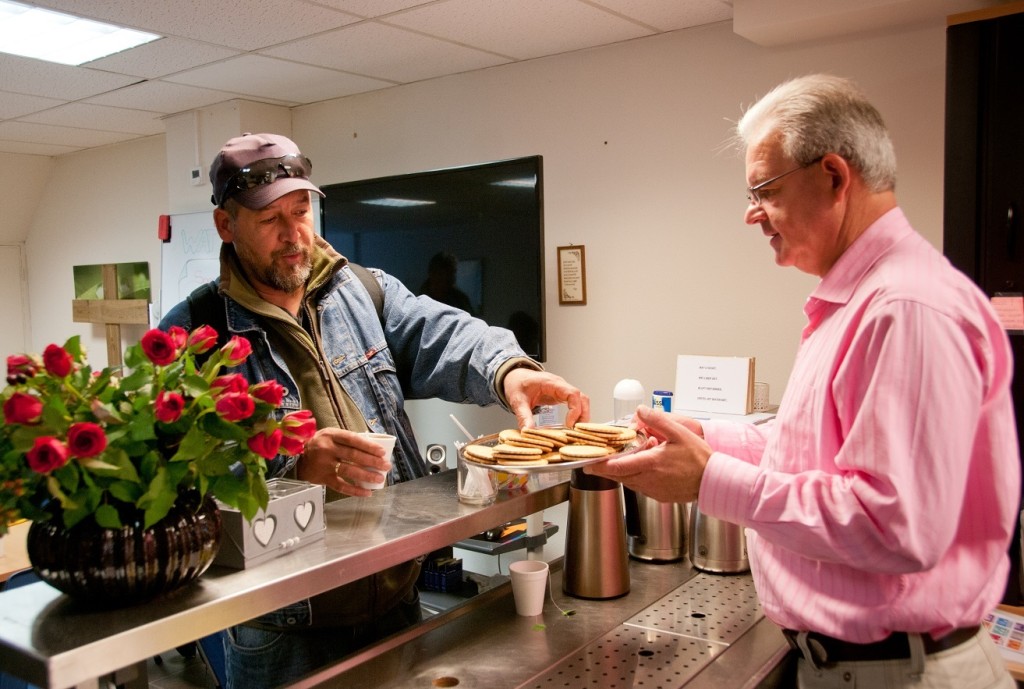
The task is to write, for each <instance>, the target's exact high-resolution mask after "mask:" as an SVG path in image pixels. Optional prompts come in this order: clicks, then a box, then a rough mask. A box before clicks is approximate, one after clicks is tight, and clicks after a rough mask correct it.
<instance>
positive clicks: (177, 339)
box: [167, 325, 188, 351]
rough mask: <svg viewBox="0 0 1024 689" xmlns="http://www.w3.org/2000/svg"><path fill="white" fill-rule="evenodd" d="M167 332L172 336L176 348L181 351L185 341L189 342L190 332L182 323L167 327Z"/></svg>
mask: <svg viewBox="0 0 1024 689" xmlns="http://www.w3.org/2000/svg"><path fill="white" fill-rule="evenodd" d="M167 334H168V335H170V336H171V341H172V342H174V349H175V350H176V351H180V350H182V349H184V348H185V343H186V342H188V332H186V330H185V329H184V328H182V327H181V326H180V325H172V326H171V327H170V328H168V329H167Z"/></svg>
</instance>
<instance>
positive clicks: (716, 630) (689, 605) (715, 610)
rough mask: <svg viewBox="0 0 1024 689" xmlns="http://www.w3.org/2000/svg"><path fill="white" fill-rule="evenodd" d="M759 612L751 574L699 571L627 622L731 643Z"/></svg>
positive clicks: (761, 614) (751, 624)
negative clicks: (720, 573) (706, 572)
mask: <svg viewBox="0 0 1024 689" xmlns="http://www.w3.org/2000/svg"><path fill="white" fill-rule="evenodd" d="M762 616H763V613H762V612H761V605H760V603H759V602H758V600H757V593H756V592H755V591H754V582H753V581H752V580H751V579H750V577H731V576H725V575H718V574H698V575H697V576H695V577H693V578H692V579H690V580H689V581H687V582H686V583H685V584H683V585H682V586H680V587H679V588H677V589H676V590H675V591H673V592H672V593H670V594H668V595H667V596H665V597H664V598H662V599H661V600H659V601H658V602H656V603H654V604H653V605H651V606H650V607H648V608H645V609H644V610H641V611H640V613H639V614H637V615H636V617H634V618H632V619H630V620H627V621H626V624H627V625H636V626H638V627H646V628H651V629H656V630H658V631H663V632H669V633H672V634H682V635H684V636H693V637H696V638H698V639H704V640H705V641H714V642H719V643H724V644H731V643H732V642H734V641H735V640H736V639H738V638H739V637H740V636H741V635H742V634H743V632H745V631H747V630H748V629H750V627H751V626H753V624H754V623H755V622H757V621H758V620H759V619H761V617H762Z"/></svg>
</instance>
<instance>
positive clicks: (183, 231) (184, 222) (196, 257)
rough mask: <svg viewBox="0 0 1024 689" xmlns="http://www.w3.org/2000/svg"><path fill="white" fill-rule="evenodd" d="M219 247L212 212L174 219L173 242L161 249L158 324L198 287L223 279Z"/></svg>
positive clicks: (173, 217) (175, 216)
mask: <svg viewBox="0 0 1024 689" xmlns="http://www.w3.org/2000/svg"><path fill="white" fill-rule="evenodd" d="M220 245H221V241H220V236H219V235H218V234H217V229H216V228H215V227H214V225H213V212H212V211H205V212H203V213H185V214H182V215H172V216H171V241H169V242H164V243H163V244H162V246H161V249H160V313H158V314H157V315H156V317H157V320H158V321H159V320H160V319H161V318H163V316H164V314H165V313H167V312H168V311H170V310H171V308H173V307H174V305H175V304H177V303H178V302H180V301H182V300H183V299H184V298H185V297H187V296H188V295H189V294H190V293H191V292H192V290H194V289H195V288H196V287H199V286H200V285H203V284H205V283H207V282H209V281H210V280H215V279H216V278H217V277H218V276H219V275H220Z"/></svg>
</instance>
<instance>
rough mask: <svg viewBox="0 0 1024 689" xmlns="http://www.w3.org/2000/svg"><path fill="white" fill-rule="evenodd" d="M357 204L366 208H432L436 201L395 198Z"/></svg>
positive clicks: (367, 200)
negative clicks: (364, 205) (361, 204)
mask: <svg viewBox="0 0 1024 689" xmlns="http://www.w3.org/2000/svg"><path fill="white" fill-rule="evenodd" d="M359 203H365V204H366V205H368V206H390V207H392V208H406V207H408V206H433V205H434V204H435V203H437V202H436V201H417V200H416V199H395V198H390V197H386V198H382V199H366V200H365V201H360V202H359Z"/></svg>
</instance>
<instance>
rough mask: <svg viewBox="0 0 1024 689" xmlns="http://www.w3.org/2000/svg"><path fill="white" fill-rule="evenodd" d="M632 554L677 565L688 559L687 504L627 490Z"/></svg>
mask: <svg viewBox="0 0 1024 689" xmlns="http://www.w3.org/2000/svg"><path fill="white" fill-rule="evenodd" d="M622 490H623V498H624V500H625V504H626V536H627V537H628V542H629V554H630V556H631V557H633V558H635V559H637V560H643V561H645V562H675V561H677V560H682V559H683V557H685V556H686V505H684V504H683V503H679V502H658V501H657V500H655V499H654V498H650V497H647V496H646V495H643V494H642V493H637V492H635V491H633V490H630V489H629V488H623V489H622Z"/></svg>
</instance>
